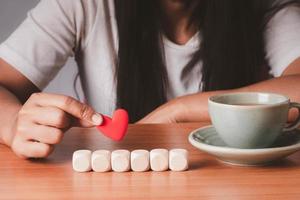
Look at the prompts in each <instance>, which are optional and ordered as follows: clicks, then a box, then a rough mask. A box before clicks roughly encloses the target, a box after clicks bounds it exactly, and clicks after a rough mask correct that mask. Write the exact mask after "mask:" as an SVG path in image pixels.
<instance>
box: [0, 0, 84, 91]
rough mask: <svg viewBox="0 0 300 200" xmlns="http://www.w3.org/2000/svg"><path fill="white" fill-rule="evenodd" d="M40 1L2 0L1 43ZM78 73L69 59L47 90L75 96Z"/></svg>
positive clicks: (0, 6) (0, 2) (72, 61)
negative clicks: (75, 80)
mask: <svg viewBox="0 0 300 200" xmlns="http://www.w3.org/2000/svg"><path fill="white" fill-rule="evenodd" d="M38 2H39V0H0V43H2V42H3V41H4V40H5V39H6V38H7V37H8V36H9V35H10V34H11V33H12V32H13V31H14V30H15V29H16V28H17V27H18V25H19V24H20V23H22V21H23V20H24V19H25V18H26V14H27V12H28V11H29V10H30V9H32V8H33V7H34V6H35V5H36V4H37V3H38ZM0 73H1V72H0ZM76 74H77V66H76V64H75V62H74V60H73V59H69V61H68V62H67V63H66V65H65V66H64V67H63V69H62V70H61V71H60V73H59V74H58V75H57V76H56V78H55V79H54V80H53V81H52V82H51V83H50V84H49V85H48V87H47V88H46V89H45V91H46V92H53V93H60V94H66V95H70V96H73V97H75V92H74V89H73V82H74V79H75V76H76ZM79 85H80V84H79ZM79 91H80V90H79Z"/></svg>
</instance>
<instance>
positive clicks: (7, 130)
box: [0, 107, 21, 147]
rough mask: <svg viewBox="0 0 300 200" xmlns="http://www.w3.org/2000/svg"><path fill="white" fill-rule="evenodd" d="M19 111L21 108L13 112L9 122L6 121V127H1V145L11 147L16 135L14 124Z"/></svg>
mask: <svg viewBox="0 0 300 200" xmlns="http://www.w3.org/2000/svg"><path fill="white" fill-rule="evenodd" d="M20 109H21V107H20V108H19V109H16V110H15V112H13V114H12V115H11V116H10V120H8V121H9V123H7V126H6V127H3V129H2V131H1V136H0V137H1V143H3V144H5V145H7V146H9V147H10V146H11V144H12V142H13V139H14V136H15V133H16V122H17V118H18V113H19V110H20Z"/></svg>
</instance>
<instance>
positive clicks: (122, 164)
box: [111, 149, 130, 172]
mask: <svg viewBox="0 0 300 200" xmlns="http://www.w3.org/2000/svg"><path fill="white" fill-rule="evenodd" d="M111 167H112V170H113V171H115V172H126V171H129V170H130V152H129V151H128V150H123V149H121V150H115V151H113V152H112V153H111Z"/></svg>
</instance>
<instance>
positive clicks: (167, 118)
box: [137, 99, 185, 124]
mask: <svg viewBox="0 0 300 200" xmlns="http://www.w3.org/2000/svg"><path fill="white" fill-rule="evenodd" d="M184 110H185V107H184V105H183V104H181V103H180V100H179V99H176V100H172V101H170V102H168V103H165V104H164V105H162V106H160V107H158V108H157V109H155V110H154V111H152V112H151V113H150V114H148V115H147V116H146V117H144V118H143V119H141V120H140V121H138V122H137V123H138V124H161V123H162V124H164V123H178V122H181V121H183V118H182V113H184Z"/></svg>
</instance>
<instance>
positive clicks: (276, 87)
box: [175, 75, 300, 122]
mask: <svg viewBox="0 0 300 200" xmlns="http://www.w3.org/2000/svg"><path fill="white" fill-rule="evenodd" d="M231 92H271V93H279V94H283V95H286V96H288V97H290V99H291V101H297V102H300V75H289V76H282V77H279V78H274V79H270V80H267V81H263V82H259V83H256V84H253V85H249V86H246V87H243V88H238V89H233V90H224V91H212V92H201V93H197V94H193V95H188V96H184V97H180V98H178V99H176V100H175V101H176V104H180V107H182V109H180V110H181V111H180V112H179V114H178V121H181V122H186V121H189V122H191V121H205V122H208V121H210V118H209V114H208V98H209V97H210V96H213V95H217V94H223V93H231ZM295 115H296V113H294V112H292V113H291V115H290V116H289V117H290V119H292V118H294V117H295Z"/></svg>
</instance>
